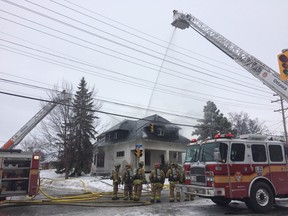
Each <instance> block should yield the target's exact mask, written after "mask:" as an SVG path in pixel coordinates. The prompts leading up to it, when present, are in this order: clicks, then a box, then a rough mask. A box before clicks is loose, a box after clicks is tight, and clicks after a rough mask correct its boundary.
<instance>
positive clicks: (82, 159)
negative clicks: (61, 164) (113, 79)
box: [72, 78, 96, 176]
mask: <svg viewBox="0 0 288 216" xmlns="http://www.w3.org/2000/svg"><path fill="white" fill-rule="evenodd" d="M72 106H73V113H74V115H73V117H72V119H73V129H74V131H73V140H72V143H73V152H74V153H73V154H74V164H73V165H74V172H73V173H72V175H77V176H80V175H81V173H82V172H84V173H89V172H90V169H91V164H92V158H93V145H92V143H91V139H95V136H94V134H95V128H94V126H93V123H94V120H95V118H96V116H95V115H94V114H95V110H93V108H94V99H93V90H92V91H88V89H87V83H86V81H85V79H84V78H82V79H81V81H80V84H79V86H78V90H77V91H76V95H75V98H74V100H73V103H72Z"/></svg>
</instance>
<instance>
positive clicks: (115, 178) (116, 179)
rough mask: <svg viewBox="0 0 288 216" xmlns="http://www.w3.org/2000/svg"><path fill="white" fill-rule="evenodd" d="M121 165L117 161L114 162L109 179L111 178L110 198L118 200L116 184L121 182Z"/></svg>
mask: <svg viewBox="0 0 288 216" xmlns="http://www.w3.org/2000/svg"><path fill="white" fill-rule="evenodd" d="M120 167H121V165H120V164H119V163H117V164H115V169H114V170H113V171H112V176H111V178H110V179H111V180H113V197H112V200H118V199H119V197H118V196H117V194H118V186H119V184H120V183H121V176H120V173H119V170H120Z"/></svg>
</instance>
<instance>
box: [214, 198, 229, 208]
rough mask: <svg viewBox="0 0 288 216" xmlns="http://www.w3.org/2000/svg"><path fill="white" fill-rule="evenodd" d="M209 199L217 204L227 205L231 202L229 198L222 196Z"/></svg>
mask: <svg viewBox="0 0 288 216" xmlns="http://www.w3.org/2000/svg"><path fill="white" fill-rule="evenodd" d="M211 200H212V202H214V203H215V204H217V205H219V206H227V205H228V204H229V203H230V202H231V199H227V198H224V197H212V198H211Z"/></svg>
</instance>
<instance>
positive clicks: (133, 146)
mask: <svg viewBox="0 0 288 216" xmlns="http://www.w3.org/2000/svg"><path fill="white" fill-rule="evenodd" d="M180 129H181V128H180V127H178V126H177V125H174V124H173V123H171V122H169V121H168V120H166V119H164V118H162V117H161V116H159V115H152V116H149V117H147V118H143V119H140V120H124V121H123V122H121V123H119V124H117V125H115V126H114V127H112V128H110V129H108V130H107V131H105V132H104V133H102V134H100V135H99V136H98V137H97V142H96V143H95V145H94V159H93V164H92V170H91V171H92V174H94V175H109V174H110V173H111V170H113V169H114V164H115V163H120V164H121V165H122V166H121V168H123V167H124V166H125V165H126V164H127V163H130V164H131V165H132V166H133V167H134V168H135V167H136V166H137V164H138V162H139V161H144V163H145V171H146V172H150V171H151V170H152V169H153V167H154V166H153V165H154V163H155V162H158V163H159V164H160V165H162V167H163V168H164V167H165V166H167V164H169V162H172V161H173V162H176V163H179V164H182V163H183V160H184V155H185V148H186V145H187V144H188V143H190V140H189V139H187V138H185V137H183V136H181V135H180V134H179V130H180ZM137 152H138V156H137ZM139 153H141V156H140V157H139Z"/></svg>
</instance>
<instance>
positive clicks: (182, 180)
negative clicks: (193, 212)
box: [179, 171, 195, 201]
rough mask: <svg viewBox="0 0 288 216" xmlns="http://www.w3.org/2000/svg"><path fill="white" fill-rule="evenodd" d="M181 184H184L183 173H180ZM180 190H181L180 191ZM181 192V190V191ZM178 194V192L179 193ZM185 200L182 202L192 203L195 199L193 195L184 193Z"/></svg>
mask: <svg viewBox="0 0 288 216" xmlns="http://www.w3.org/2000/svg"><path fill="white" fill-rule="evenodd" d="M180 183H181V184H185V171H182V172H181V180H180ZM181 190H182V189H181ZM182 191H183V190H182ZM179 192H180V191H179ZM184 194H185V198H184V201H193V200H194V198H195V195H192V194H189V193H185V192H184Z"/></svg>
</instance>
